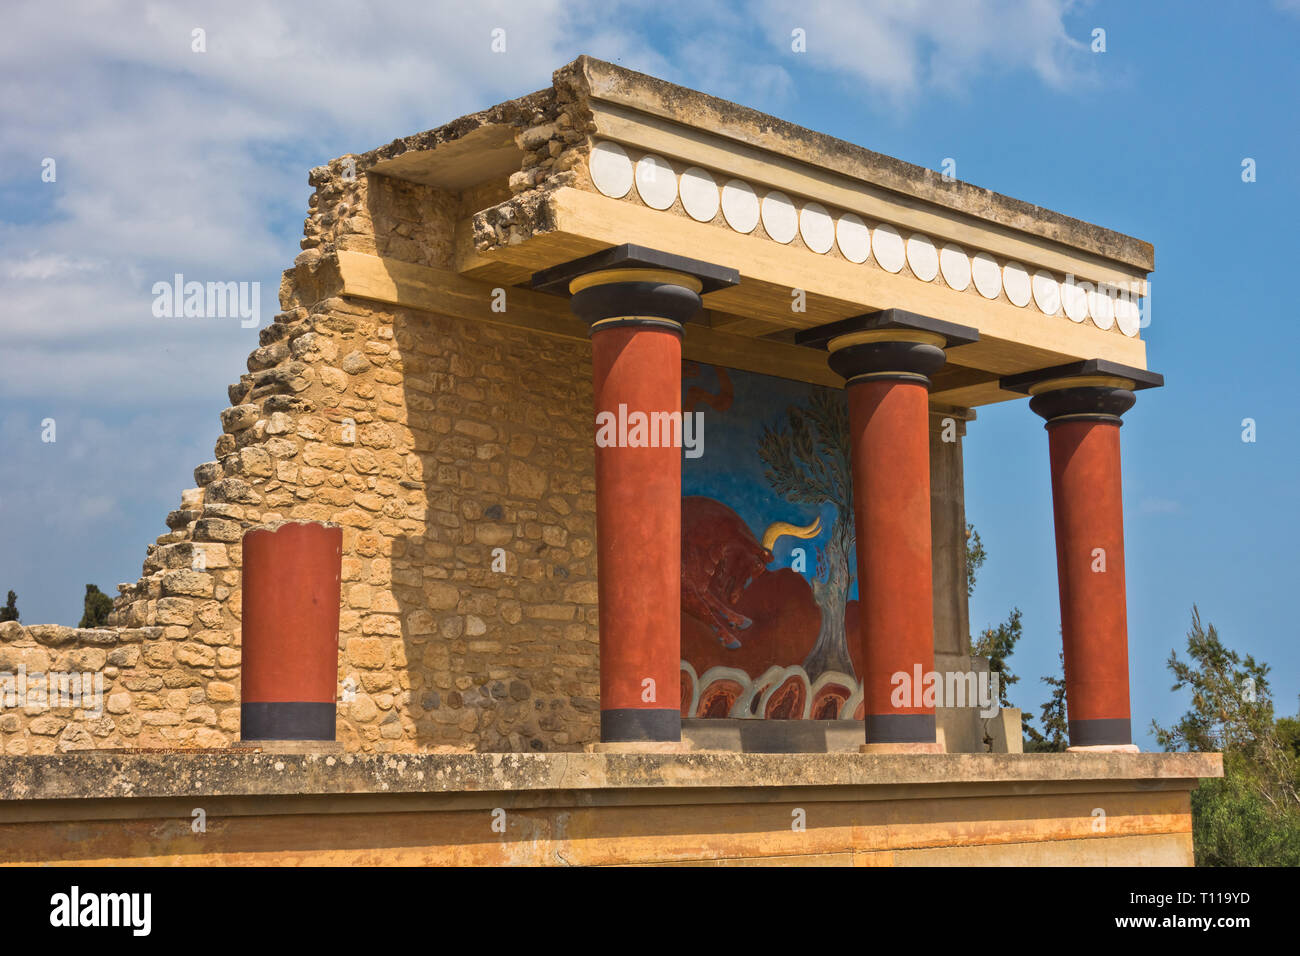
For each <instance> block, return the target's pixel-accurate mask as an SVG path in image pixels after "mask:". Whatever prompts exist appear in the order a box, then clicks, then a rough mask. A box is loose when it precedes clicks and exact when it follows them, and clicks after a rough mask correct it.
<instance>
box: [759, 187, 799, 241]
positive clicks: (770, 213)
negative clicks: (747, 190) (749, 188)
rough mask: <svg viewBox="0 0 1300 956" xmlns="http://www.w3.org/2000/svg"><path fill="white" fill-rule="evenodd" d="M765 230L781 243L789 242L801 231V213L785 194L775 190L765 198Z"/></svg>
mask: <svg viewBox="0 0 1300 956" xmlns="http://www.w3.org/2000/svg"><path fill="white" fill-rule="evenodd" d="M763 228H764V229H766V230H767V234H768V236H770V237H771V238H773V239H775V240H776V241H777V242H780V243H786V242H789V241H790V240H791V239H793V238H794V237H795V234H796V233H797V232H798V231H799V212H798V210H796V209H795V208H794V203H792V202H791V201H790V197H789V196H787V195H786V194H785V193H783V192H780V191H779V190H776V189H774V190H772V191H771V192H770V193H768V194H767V195H766V196H764V197H763Z"/></svg>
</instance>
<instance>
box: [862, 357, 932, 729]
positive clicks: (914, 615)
mask: <svg viewBox="0 0 1300 956" xmlns="http://www.w3.org/2000/svg"><path fill="white" fill-rule="evenodd" d="M848 399H849V435H850V442H851V456H852V458H851V461H852V467H853V519H854V529H855V531H856V535H857V557H858V607H859V608H860V612H859V613H860V620H861V637H860V639H861V641H862V649H863V656H862V659H863V661H864V667H865V671H866V673H865V674H863V675H860V676H862V678H863V697H864V703H865V713H866V722H867V727H866V738H867V742H868V744H870V745H873V746H872V749H874V750H895V749H902V750H918V749H925V748H924V747H918V746H917V745H919V744H933V743H934V742H935V717H934V707H933V706H929V707H926V706H924V705H923V704H922V701H921V692H922V688H921V687H920V686H918V684H917V681H916V677H917V675H918V674H920V675H925V674H928V673H930V672H931V671H933V670H934V602H933V591H932V587H933V584H932V582H933V570H932V564H931V555H930V444H929V392H928V390H927V388H926V386H925V385H924V384H922V383H920V382H916V381H906V380H868V381H863V382H861V383H858V384H852V383H851V384H850V385H849V386H848ZM900 674H901V675H903V676H904V678H905V681H906V683H905V685H902V689H901V690H900V689H899V687H900V685H899V684H898V683H897V682H896V679H895V675H900ZM896 691H897V693H896ZM907 691H910V693H908V692H907ZM900 700H901V701H902V702H901V703H900Z"/></svg>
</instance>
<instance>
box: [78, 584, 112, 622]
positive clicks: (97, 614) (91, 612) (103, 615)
mask: <svg viewBox="0 0 1300 956" xmlns="http://www.w3.org/2000/svg"><path fill="white" fill-rule="evenodd" d="M111 610H113V599H112V598H111V597H109V596H108V595H107V594H105V593H103V592H102V591H100V590H99V588H97V587H95V585H93V584H87V585H86V602H85V609H84V611H83V613H82V615H81V623H80V624H78V625H77V627H103V626H104V625H105V624H107V623H108V612H109V611H111Z"/></svg>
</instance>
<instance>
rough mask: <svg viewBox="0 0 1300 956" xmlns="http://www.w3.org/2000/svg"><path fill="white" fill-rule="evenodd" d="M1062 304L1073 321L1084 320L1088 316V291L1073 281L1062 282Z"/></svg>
mask: <svg viewBox="0 0 1300 956" xmlns="http://www.w3.org/2000/svg"><path fill="white" fill-rule="evenodd" d="M1061 305H1062V306H1064V307H1065V314H1066V315H1067V316H1069V317H1070V321H1071V322H1082V321H1083V320H1084V319H1086V318H1087V317H1088V293H1087V292H1085V291H1084V290H1083V289H1081V288H1079V286H1078V285H1076V284H1075V283H1073V282H1063V283H1061Z"/></svg>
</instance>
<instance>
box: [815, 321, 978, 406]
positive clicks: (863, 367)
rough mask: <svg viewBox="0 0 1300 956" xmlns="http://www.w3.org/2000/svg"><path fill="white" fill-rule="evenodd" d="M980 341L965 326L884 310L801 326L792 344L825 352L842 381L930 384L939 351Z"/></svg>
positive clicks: (941, 356) (940, 355)
mask: <svg viewBox="0 0 1300 956" xmlns="http://www.w3.org/2000/svg"><path fill="white" fill-rule="evenodd" d="M977 341H979V332H977V331H976V330H975V329H972V328H970V327H969V326H965V325H957V324H955V323H953V322H945V321H943V320H942V319H932V318H929V317H928V316H924V315H917V314H916V313H915V312H906V311H904V310H902V309H883V310H881V311H879V312H868V313H865V314H863V315H855V316H853V317H851V318H848V319H841V320H840V321H838V322H831V323H829V324H827V325H819V326H817V327H816V328H811V329H804V330H803V331H801V332H798V333H796V334H795V342H796V343H797V344H799V345H806V346H809V347H811V348H822V349H825V350H826V351H827V352H829V353H830V358H829V359H828V360H827V363H828V364H829V365H830V367H831V370H832V371H833V372H835V374H837V375H839V376H841V377H842V378H843V379H844V380H845V384H846V385H853V384H856V383H859V382H867V381H881V380H886V381H910V382H916V383H918V384H922V385H925V386H926V387H927V388H929V386H930V376H931V375H933V374H934V373H935V372H937V371H938V370H939V369H940V368H941V367H942V366H943V363H944V361H945V356H944V350H945V349H948V348H953V347H955V346H958V345H969V344H970V343H972V342H977Z"/></svg>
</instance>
